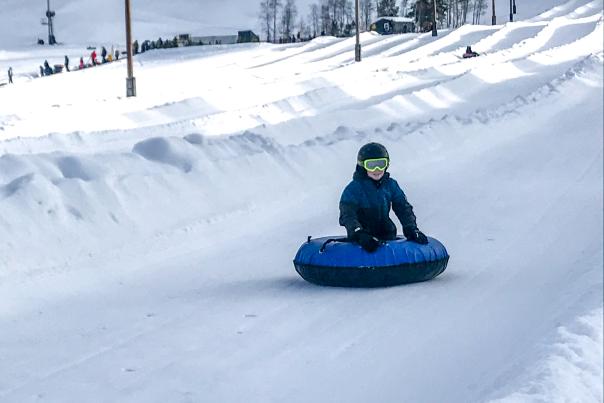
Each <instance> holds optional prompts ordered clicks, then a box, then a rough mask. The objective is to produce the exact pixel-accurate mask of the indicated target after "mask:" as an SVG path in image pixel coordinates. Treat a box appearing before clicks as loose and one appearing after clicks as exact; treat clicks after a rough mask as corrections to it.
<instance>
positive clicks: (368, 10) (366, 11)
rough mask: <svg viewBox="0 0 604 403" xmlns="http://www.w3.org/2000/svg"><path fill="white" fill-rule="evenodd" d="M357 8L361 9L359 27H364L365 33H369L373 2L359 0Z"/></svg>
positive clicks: (370, 0)
mask: <svg viewBox="0 0 604 403" xmlns="http://www.w3.org/2000/svg"><path fill="white" fill-rule="evenodd" d="M359 8H360V9H361V10H360V12H361V16H360V17H361V21H362V22H361V26H365V31H369V26H370V25H371V21H372V19H373V10H375V7H374V6H373V1H372V0H360V3H359Z"/></svg>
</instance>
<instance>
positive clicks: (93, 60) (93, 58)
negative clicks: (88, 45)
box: [90, 50, 97, 66]
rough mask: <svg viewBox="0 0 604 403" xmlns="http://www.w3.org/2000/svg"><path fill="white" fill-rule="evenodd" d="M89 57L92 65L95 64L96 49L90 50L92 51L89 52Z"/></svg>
mask: <svg viewBox="0 0 604 403" xmlns="http://www.w3.org/2000/svg"><path fill="white" fill-rule="evenodd" d="M90 59H91V60H92V65H93V66H96V64H97V63H96V50H93V51H92V53H91V54H90Z"/></svg>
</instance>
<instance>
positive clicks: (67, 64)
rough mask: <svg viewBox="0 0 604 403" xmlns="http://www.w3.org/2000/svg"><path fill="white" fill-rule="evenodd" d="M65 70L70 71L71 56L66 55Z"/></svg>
mask: <svg viewBox="0 0 604 403" xmlns="http://www.w3.org/2000/svg"><path fill="white" fill-rule="evenodd" d="M65 70H67V71H69V56H67V55H65Z"/></svg>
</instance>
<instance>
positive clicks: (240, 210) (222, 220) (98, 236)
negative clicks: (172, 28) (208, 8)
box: [0, 0, 604, 403]
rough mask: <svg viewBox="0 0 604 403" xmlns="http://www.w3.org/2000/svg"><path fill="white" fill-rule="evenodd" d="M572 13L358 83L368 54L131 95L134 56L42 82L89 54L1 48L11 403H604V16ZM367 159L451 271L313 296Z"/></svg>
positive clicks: (144, 65)
mask: <svg viewBox="0 0 604 403" xmlns="http://www.w3.org/2000/svg"><path fill="white" fill-rule="evenodd" d="M150 1H151V0H150ZM14 4H15V7H16V4H17V3H14ZM90 4H92V3H88V5H90ZM158 4H159V3H158ZM174 4H176V3H174ZM152 5H153V4H152V3H151V2H150V3H149V5H148V7H149V8H148V10H147V14H146V17H145V19H146V20H145V21H146V24H147V26H148V27H163V26H165V18H164V17H165V15H164V14H163V12H158V11H153V10H155V8H153V7H152ZM178 5H179V6H180V8H182V9H187V8H188V7H190V9H192V8H193V5H194V4H193V3H192V2H191V3H187V2H185V1H184V0H183V1H182V2H179V3H178ZM555 5H556V6H557V7H556V8H554V9H552V10H551V11H550V12H548V13H546V14H541V15H538V14H540V12H541V11H543V10H535V14H533V15H527V16H526V17H527V18H526V19H525V20H522V21H517V22H515V23H512V24H501V25H497V26H490V25H479V26H470V25H468V26H464V27H461V28H460V29H457V30H440V31H439V35H438V36H437V37H432V35H431V34H430V33H427V34H416V33H411V34H405V35H394V36H380V35H378V34H375V33H364V34H363V35H362V36H361V45H362V56H363V58H362V61H361V62H360V63H355V61H354V45H355V42H354V39H353V38H334V37H321V38H317V39H315V40H313V41H310V42H305V43H296V44H286V45H272V44H266V43H261V44H239V45H222V46H201V47H188V48H177V49H166V50H154V51H150V52H146V53H145V54H142V55H137V56H136V57H135V58H134V59H133V65H134V75H135V77H136V83H137V96H136V97H126V85H125V84H126V80H125V78H126V63H125V61H124V60H123V59H122V60H119V61H117V62H113V63H109V64H104V65H101V66H97V67H91V68H85V69H83V70H77V71H75V70H74V71H71V72H69V73H65V72H63V73H60V74H54V75H52V76H48V77H39V76H38V71H37V68H38V65H39V63H41V61H43V60H44V59H48V60H49V62H50V63H51V64H53V65H54V64H60V63H62V61H63V57H64V55H65V54H69V55H70V56H71V57H72V59H75V58H77V57H78V56H79V55H80V54H81V53H82V52H84V51H87V50H85V48H84V47H83V46H84V44H85V42H84V43H83V42H80V41H74V42H73V43H71V42H70V43H65V44H63V45H60V46H57V47H47V46H45V47H39V46H31V45H29V44H27V43H24V44H19V43H18V41H16V42H12V43H11V44H10V45H7V46H4V45H0V212H1V213H0V295H2V298H1V299H0V329H2V331H1V332H0V403H5V402H6V403H12V402H34V401H35V402H40V401H43V402H65V401H87V402H93V403H95V402H115V401H120V402H135V403H138V402H141V403H143V402H144V403H149V402H166V401H169V402H183V403H184V402H197V401H216V402H218V401H219V402H240V401H252V402H265V401H287V402H309V401H345V402H367V401H379V402H387V403H390V402H401V401H410V402H443V401H447V402H453V403H457V402H464V403H465V402H499V403H501V402H503V403H517V402H536V401H547V402H556V401H580V402H582V403H584V402H587V403H591V402H594V403H598V402H601V401H602V400H603V398H604V391H603V382H602V381H603V379H604V374H603V364H602V363H603V361H604V352H603V346H604V342H603V320H602V318H603V315H604V312H603V306H604V301H603V292H602V291H603V289H604V288H603V287H604V279H603V271H604V270H603V265H604V257H603V252H604V251H603V246H602V245H603V244H604V238H603V233H604V231H603V229H604V224H603V223H604V216H603V214H604V196H603V194H604V189H603V183H604V182H603V178H604V173H603V168H604V161H603V154H604V152H603V149H604V145H603V139H604V121H603V116H602V110H603V108H604V99H603V95H602V94H603V90H604V74H603V71H604V69H603V68H604V45H603V42H602V37H603V34H604V32H603V28H604V26H603V21H604V18H603V14H602V6H603V3H602V0H571V1H569V2H565V1H563V0H559V1H557V2H556V4H555ZM19 7H20V9H21V10H22V11H23V12H24V13H27V12H31V10H30V9H28V7H27V6H26V5H25V4H23V3H20V5H19ZM64 7H65V8H64V9H63V10H64V12H65V13H66V14H67V13H68V12H69V13H73V15H74V16H78V17H79V18H80V19H81V20H82V23H83V22H84V21H85V19H86V18H87V13H86V10H88V8H86V7H83V6H82V4H79V3H78V4H76V3H70V4H68V3H67V2H65V3H64ZM158 7H159V6H158ZM190 9H189V11H190ZM98 10H99V11H98V13H100V12H101V9H100V8H99V9H98ZM229 12H231V11H229ZM156 13H158V14H156ZM183 18H184V17H183ZM99 21H101V20H100V19H99ZM82 26H83V25H82ZM13 27H14V26H9V25H2V24H0V37H1V38H8V37H12V38H17V37H18V34H17V33H15V32H14V31H12V28H13ZM96 27H97V28H96V29H98V32H99V33H100V34H102V36H107V37H110V36H111V35H113V34H114V32H113V31H112V30H111V28H110V27H109V26H108V25H104V24H98V26H96ZM9 28H10V29H11V31H10V32H9ZM90 38H92V36H91V37H90ZM469 43H471V44H472V47H473V49H474V50H475V51H477V52H478V53H480V54H481V55H480V56H479V57H476V58H472V59H463V58H462V57H461V55H462V54H463V51H464V49H465V47H466V46H467V44H469ZM83 49H84V50H83ZM8 66H12V67H13V68H14V71H15V75H14V83H12V84H9V83H7V78H6V75H5V72H6V70H7V68H8ZM371 141H376V142H380V143H382V144H384V145H385V146H386V147H387V148H388V151H389V154H390V156H391V161H390V162H391V164H390V167H389V172H390V174H391V175H392V177H393V178H395V179H396V180H397V181H398V183H399V185H400V186H401V187H402V188H403V190H404V192H405V194H406V196H407V198H408V200H409V202H410V203H411V204H412V205H413V207H414V212H415V214H416V216H417V223H418V226H419V229H420V230H422V232H424V233H425V234H427V235H429V236H431V237H433V238H436V239H438V240H439V241H441V242H442V243H443V245H445V247H446V248H447V251H448V252H449V255H450V256H451V258H450V260H449V264H448V266H447V269H446V271H445V272H444V273H442V274H441V275H439V276H438V277H436V278H435V279H433V280H431V281H428V282H425V283H417V284H408V285H404V286H399V287H387V288H377V289H354V288H353V289H347V288H332V287H319V286H315V285H313V284H310V283H307V282H305V281H304V280H303V279H302V278H300V276H298V274H297V273H296V271H295V269H294V266H293V264H292V260H293V258H294V256H295V254H296V252H297V250H298V248H299V247H300V246H301V245H302V244H303V243H304V242H305V240H306V239H307V236H309V235H311V236H313V237H322V236H334V235H342V234H343V233H344V229H343V228H342V227H340V225H339V223H338V215H339V210H338V202H339V198H340V195H341V192H342V190H343V189H344V187H345V186H346V185H347V184H348V183H349V182H350V180H351V179H352V174H353V171H354V169H355V165H356V154H357V151H358V149H359V148H360V147H361V146H362V145H364V144H365V143H367V142H371ZM392 218H393V219H394V220H395V222H396V224H397V228H398V231H399V234H400V232H401V226H400V223H399V222H398V221H397V220H396V217H394V216H393V217H392ZM382 248H385V247H382ZM382 250H384V249H382ZM325 253H329V250H327V251H326V252H325ZM377 253H382V252H380V251H379V250H378V252H377Z"/></svg>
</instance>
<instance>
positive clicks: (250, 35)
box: [237, 30, 260, 43]
mask: <svg viewBox="0 0 604 403" xmlns="http://www.w3.org/2000/svg"><path fill="white" fill-rule="evenodd" d="M250 42H260V37H259V36H258V35H256V34H255V33H254V32H252V31H250V30H247V31H239V32H238V33H237V43H250Z"/></svg>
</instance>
